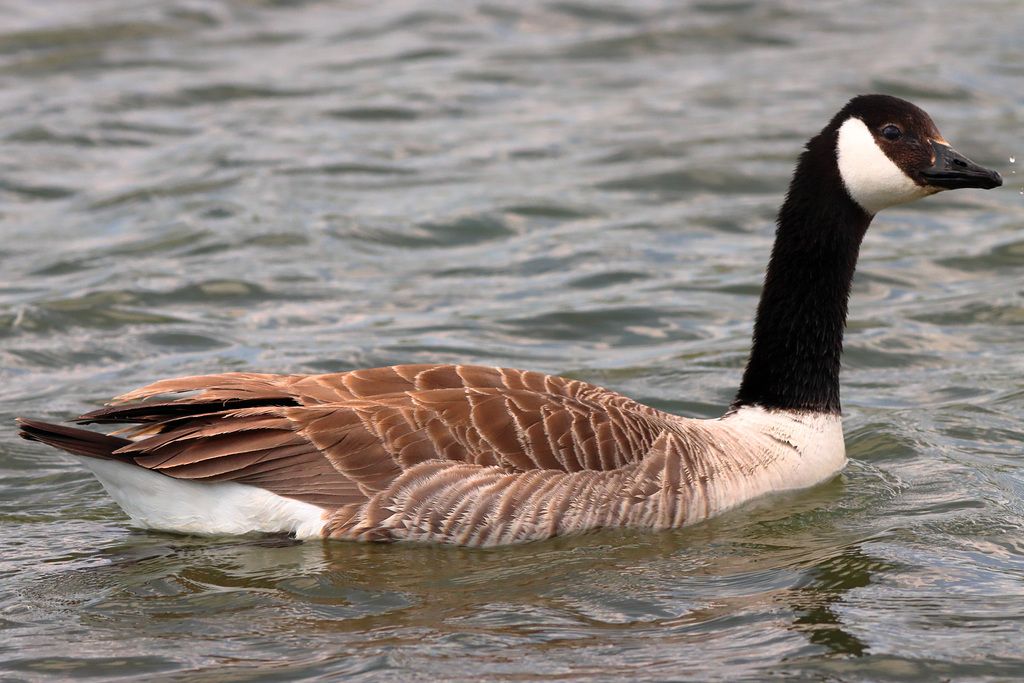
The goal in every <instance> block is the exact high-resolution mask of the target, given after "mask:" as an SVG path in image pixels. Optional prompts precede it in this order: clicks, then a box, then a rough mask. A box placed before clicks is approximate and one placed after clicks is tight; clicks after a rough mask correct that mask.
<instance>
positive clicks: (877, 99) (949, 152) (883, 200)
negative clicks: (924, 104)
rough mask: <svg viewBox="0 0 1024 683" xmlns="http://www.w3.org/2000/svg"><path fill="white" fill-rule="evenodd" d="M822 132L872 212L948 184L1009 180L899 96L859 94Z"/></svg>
mask: <svg viewBox="0 0 1024 683" xmlns="http://www.w3.org/2000/svg"><path fill="white" fill-rule="evenodd" d="M822 136H824V137H826V138H827V139H828V142H829V143H831V144H833V145H834V149H835V158H836V162H837V168H838V172H839V177H840V178H841V180H842V183H843V187H844V188H845V189H846V192H847V194H849V196H850V198H851V199H853V201H854V202H856V203H857V204H858V205H859V206H860V207H861V208H862V209H863V210H864V211H865V212H866V213H867V214H868V215H869V216H873V215H875V214H876V213H878V212H879V211H880V210H882V209H884V208H886V207H888V206H894V205H896V204H905V203H907V202H912V201H915V200H917V199H921V198H922V197H927V196H928V195H932V194H935V193H937V192H942V191H943V190H952V189H959V188H967V187H974V188H982V189H991V188H994V187H999V186H1000V185H1002V184H1003V179H1002V178H1001V177H1000V176H999V173H997V172H996V171H993V170H991V169H988V168H985V167H984V166H980V165H978V164H976V163H974V162H973V161H971V160H970V159H968V158H967V157H965V156H964V155H962V154H960V153H959V152H957V151H956V150H954V149H953V148H952V147H950V145H949V143H948V142H946V141H945V139H943V137H942V134H941V133H939V130H938V128H937V127H936V126H935V123H934V122H933V121H932V120H931V117H929V116H928V114H926V113H925V112H924V111H923V110H921V109H920V108H919V107H917V106H915V105H913V104H911V103H910V102H907V101H906V100H902V99H900V98H898V97H892V96H889V95H861V96H859V97H855V98H854V99H852V100H850V102H849V103H848V104H847V105H846V106H845V107H844V108H843V109H842V110H841V111H840V112H839V113H838V114H836V116H835V117H834V118H833V119H832V122H831V123H830V124H829V125H828V126H827V127H826V128H825V130H823V131H822ZM833 136H834V137H833Z"/></svg>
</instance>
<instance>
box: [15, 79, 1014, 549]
mask: <svg viewBox="0 0 1024 683" xmlns="http://www.w3.org/2000/svg"><path fill="white" fill-rule="evenodd" d="M1001 183H1002V181H1001V179H1000V177H999V174H998V173H996V172H994V171H991V170H989V169H986V168H983V167H981V166H978V165H977V164H974V163H973V162H971V161H969V160H967V159H966V158H964V157H963V156H961V155H959V154H958V153H956V152H955V151H953V150H952V149H951V148H950V147H949V145H948V144H947V143H946V142H945V141H944V140H943V139H942V136H941V135H940V134H939V132H938V130H937V129H936V128H935V125H934V123H932V121H931V119H930V118H929V117H928V115H927V114H925V113H924V112H923V111H922V110H920V109H919V108H917V107H916V106H914V105H913V104H911V103H909V102H906V101H904V100H901V99H898V98H894V97H889V96H884V95H863V96H860V97H857V98H854V99H853V100H851V101H850V102H849V103H848V104H847V105H846V106H845V107H844V108H843V109H842V110H841V111H840V112H839V113H838V114H836V116H835V117H834V118H833V119H832V121H831V122H830V123H829V124H828V125H827V126H826V127H825V128H824V129H823V130H822V131H821V133H819V134H818V135H817V136H815V137H814V138H812V139H811V140H810V141H809V142H808V143H807V147H806V150H805V151H804V153H803V154H802V155H801V157H800V161H799V163H798V166H797V169H796V171H795V173H794V176H793V180H792V182H791V185H790V189H789V192H788V194H787V197H786V200H785V203H784V204H783V206H782V208H781V210H780V212H779V218H778V228H777V232H776V240H775V245H774V247H773V250H772V257H771V260H770V262H769V266H768V270H767V274H766V278H765V285H764V290H763V292H762V296H761V300H760V303H759V305H758V311H757V317H756V321H755V325H754V340H753V345H752V348H751V355H750V361H749V363H748V365H747V368H746V371H745V373H744V376H743V381H742V383H741V385H740V389H739V391H738V393H737V395H736V399H735V400H734V402H733V404H732V405H731V406H730V407H729V409H728V411H727V412H726V413H725V415H724V416H723V417H721V418H718V419H713V420H699V419H691V418H684V417H679V416H676V415H671V414H668V413H664V412H661V411H658V410H655V409H653V408H650V407H647V406H644V405H641V404H639V403H637V402H635V401H632V400H630V399H628V398H626V397H624V396H621V395H619V394H617V393H614V392H612V391H608V390H606V389H602V388H600V387H597V386H594V385H591V384H587V383H585V382H579V381H575V380H568V379H564V378H560V377H554V376H549V375H543V374H539V373H535V372H526V371H520V370H509V369H503V368H490V367H480V366H471V365H400V366H392V367H385V368H375V369H371V370H357V371H353V372H347V373H338V374H329V375H268V374H253V373H228V374H218V375H207V376H201V377H187V378H182V379H170V380H163V381H160V382H157V383H155V384H152V385H149V386H147V387H143V388H141V389H138V390H136V391H133V392H131V393H129V394H126V395H124V396H121V397H119V398H118V399H116V400H115V401H114V402H113V403H112V404H111V405H110V406H109V407H107V408H103V409H100V410H97V411H93V412H91V413H87V414H85V415H82V416H81V417H79V418H78V419H77V421H78V422H79V423H83V424H85V423H111V424H114V423H128V424H130V425H133V426H130V427H128V428H126V429H123V430H121V432H117V433H115V434H110V435H108V434H101V433H97V432H94V431H89V430H85V429H81V428H78V427H68V426H63V425H54V424H49V423H46V422H40V421H36V420H28V419H23V420H21V426H22V436H23V437H24V438H27V439H30V440H35V441H41V442H43V443H47V444H50V445H52V446H55V447H57V448H60V449H63V450H65V451H67V452H68V453H71V454H73V455H76V456H79V459H80V460H81V461H82V462H83V463H84V464H85V465H86V466H88V467H89V468H90V469H91V470H92V471H93V472H94V474H95V475H96V476H97V478H98V479H99V480H100V482H101V483H102V484H103V486H104V488H106V490H107V491H108V492H109V493H110V495H111V496H112V497H113V498H114V500H115V501H117V503H118V504H119V505H120V506H121V507H122V508H123V509H124V510H125V512H126V513H127V514H128V515H129V516H130V517H131V518H132V520H133V521H134V522H135V523H136V524H137V525H139V526H141V527H145V528H153V529H161V530H167V531H177V532H182V533H196V534H239V533H248V532H286V533H290V534H292V535H294V536H296V537H298V538H303V539H317V538H331V539H348V540H360V541H398V540H410V541H432V542H445V543H456V544H462V545H469V546H490V545H500V544H507V543H516V542H523V541H531V540H537V539H542V538H548V537H551V536H555V535H560V534H565V533H572V532H580V531H585V530H588V529H594V528H600V527H636V528H648V529H665V528H672V527H680V526H684V525H687V524H691V523H694V522H698V521H701V520H704V519H707V518H708V517H711V516H713V515H715V514H717V513H719V512H722V511H723V510H726V509H728V508H731V507H734V506H736V505H738V504H740V503H743V502H745V501H748V500H750V499H752V498H755V497H757V496H760V495H763V494H765V493H768V492H772V491H782V490H787V489H796V488H803V487H807V486H811V485H814V484H816V483H819V482H822V481H824V480H826V479H828V478H829V477H831V476H833V475H834V474H835V473H836V472H838V471H839V470H840V469H842V467H843V466H844V464H845V461H846V456H845V448H844V445H843V434H842V419H841V415H840V403H839V367H840V356H841V353H842V335H843V328H844V326H845V322H846V310H847V301H848V298H849V293H850V285H851V282H852V279H853V272H854V268H855V266H856V262H857V255H858V252H859V248H860V242H861V239H862V238H863V236H864V233H865V232H866V230H867V228H868V225H869V223H870V222H871V219H872V218H873V216H874V214H875V213H877V212H878V211H879V210H881V209H882V208H885V207H887V206H891V205H894V204H900V203H904V202H909V201H914V200H915V199H919V198H921V197H924V196H927V195H929V194H934V193H936V192H939V191H942V190H945V189H955V188H962V187H977V188H985V189H988V188H992V187H997V186H998V185H1000V184H1001ZM173 394H185V395H184V396H183V397H179V398H170V397H168V395H173ZM122 433H123V435H119V434H122Z"/></svg>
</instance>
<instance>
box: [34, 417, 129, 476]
mask: <svg viewBox="0 0 1024 683" xmlns="http://www.w3.org/2000/svg"><path fill="white" fill-rule="evenodd" d="M18 422H20V423H21V438H23V439H28V440H29V441H39V442H42V443H45V444H47V445H49V446H53V447H54V448H59V449H61V450H62V451H67V452H68V453H72V454H74V455H84V456H86V457H89V458H100V459H101V460H116V461H118V462H126V463H129V464H133V465H134V464H135V460H134V459H133V458H132V457H131V456H130V455H118V454H117V453H114V451H116V450H117V449H119V448H123V447H124V446H127V445H128V444H130V443H131V441H129V440H128V439H122V438H121V437H119V436H109V435H107V434H98V433H97V432H90V431H89V430H87V429H79V428H78V427H65V426H64V425H55V424H51V423H49V422H40V421H38V420H26V419H25V418H21V417H19V418H18Z"/></svg>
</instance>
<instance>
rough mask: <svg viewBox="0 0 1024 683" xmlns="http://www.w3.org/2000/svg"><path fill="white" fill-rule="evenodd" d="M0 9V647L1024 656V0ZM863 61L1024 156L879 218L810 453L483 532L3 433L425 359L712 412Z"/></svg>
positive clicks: (735, 661) (426, 659)
mask: <svg viewBox="0 0 1024 683" xmlns="http://www.w3.org/2000/svg"><path fill="white" fill-rule="evenodd" d="M804 5H806V6H804ZM0 15H2V16H3V22H2V28H0V84H2V87H0V222H2V223H0V224H2V230H3V233H2V234H3V236H4V238H3V243H2V246H0V268H2V270H0V273H2V275H0V366H2V373H3V385H2V390H0V391H2V403H0V412H2V415H0V425H2V427H0V429H2V436H0V520H2V523H3V528H4V533H3V534H2V537H0V576H2V577H3V578H2V583H0V586H2V588H0V678H3V679H4V680H11V681H42V680H66V679H71V678H89V679H91V680H114V679H118V678H127V679H135V678H139V677H143V676H144V677H146V679H147V680H159V681H175V680H180V681H185V680H188V681H205V680H211V681H212V680H216V681H223V680H271V681H273V680H277V681H285V680H287V681H293V680H338V679H341V678H343V677H348V679H350V680H366V681H416V680H424V681H427V680H429V681H433V680H445V681H469V680H478V679H480V678H488V679H502V680H511V679H515V680H538V679H543V680H554V679H558V680H620V679H623V678H625V679H635V680H651V681H654V680H697V681H705V680H765V679H790V680H814V681H821V680H829V681H867V680H871V681H877V680H897V679H898V680H920V681H932V680H957V681H965V680H979V681H980V680H984V681H1004V680H1013V679H1018V678H1019V677H1021V676H1024V654H1022V653H1024V471H1022V468H1021V452H1022V450H1024V435H1022V433H1021V429H1020V425H1021V424H1022V418H1024V360H1022V359H1024V332H1022V325H1024V288H1022V286H1021V284H1020V283H1021V281H1022V276H1024V237H1022V232H1021V228H1022V226H1024V211H1022V209H1021V204H1020V194H1019V192H1020V190H1021V188H1020V187H1019V185H1020V183H1019V181H1017V180H1016V179H1015V178H1016V177H1015V176H1014V175H1012V174H1011V173H1008V172H1007V171H1011V170H1012V167H1010V166H1009V165H1008V164H1007V161H1006V160H1007V159H1008V158H1010V157H1011V155H1018V156H1019V155H1020V154H1021V153H1022V150H1021V136H1020V130H1021V129H1022V123H1024V121H1022V116H1024V115H1022V114H1021V112H1022V111H1024V108H1022V105H1024V80H1022V75H1024V48H1022V44H1024V43H1022V42H1021V40H1020V32H1021V28H1022V27H1024V5H1021V4H1020V3H1019V2H1015V1H1014V0H1004V1H996V0H993V1H990V2H975V3H958V2H953V1H952V0H935V1H933V2H929V3H917V2H910V1H900V0H889V1H887V2H884V3H882V2H863V3H855V4H853V5H851V4H850V3H848V2H838V1H830V2H818V3H814V4H813V8H812V7H811V6H810V3H804V4H803V5H802V4H801V3H783V2H767V3H747V2H726V3H718V2H678V3H661V2H628V3H627V2H623V1H620V2H612V1H609V2H604V3H574V2H516V3H512V2H504V3H502V2H490V3H488V2H475V3H459V4H456V5H453V4H439V3H432V2H412V1H408V2H390V3H373V2H352V3H344V4H340V3H338V4H334V3H315V2H309V3H279V4H277V3H260V2H242V1H241V0H238V1H236V2H214V1H206V0H171V1H170V2H155V1H152V2H134V3H127V2H115V1H113V0H109V1H106V2H102V1H101V2H91V3H81V2H49V3H29V2H24V1H20V2H19V1H12V2H8V3H5V4H4V6H3V8H2V9H0ZM868 91H884V92H889V93H892V94H895V95H901V96H904V97H908V98H910V99H912V100H914V101H916V102H917V103H919V104H920V105H922V106H923V107H924V108H925V109H927V110H928V111H929V112H930V113H931V114H932V115H933V117H934V118H935V119H936V121H937V123H938V125H939V127H940V129H941V130H942V132H943V133H944V134H945V136H946V138H947V139H949V140H951V141H952V142H953V143H954V145H955V146H956V147H957V148H958V149H959V150H960V151H962V152H964V153H965V154H967V155H968V156H970V157H971V158H973V159H974V160H975V161H978V162H979V163H982V164H985V165H989V166H994V167H996V168H999V169H1000V170H1002V171H1003V172H1004V176H1005V177H1006V180H1007V187H1006V188H1003V189H1002V190H997V191H992V192H979V191H963V192H958V193H953V194H950V195H945V196H940V197H936V198H931V199H929V200H926V201H924V202H920V203H917V204H914V205H911V206H908V207H905V208H899V209H895V210H890V211H888V212H886V213H884V214H883V215H882V216H881V217H880V218H879V219H878V220H877V221H876V222H875V224H874V226H873V227H872V229H871V231H870V233H869V235H868V237H867V240H866V242H865V245H864V250H863V252H862V256H861V263H860V268H859V272H858V277H857V281H856V283H855V292H854V300H853V302H852V305H851V319H850V324H849V330H848V339H847V355H846V363H845V370H844V390H843V391H844V394H843V397H844V406H845V419H846V432H847V444H848V450H849V454H850V456H851V463H850V465H849V467H848V468H847V469H846V470H845V472H844V473H843V474H842V476H840V477H839V478H837V479H836V480H834V481H832V482H829V483H827V484H824V485H822V486H819V487H817V488H815V489H813V490H810V491H804V492H799V493H796V494H791V495H786V496H780V497H776V498H773V499H769V500H762V501H758V502H756V503H754V504H751V505H748V506H746V507H744V508H742V509H740V510H737V511H735V512H733V513H730V514H728V515H726V516H724V517H721V518H719V519H717V520H713V521H711V522H709V523H706V524H702V525H699V526H696V527H693V528H690V529H684V530H680V531H676V532H669V533H661V534H640V533H632V532H603V533H598V534H593V535H589V536H584V537H580V538H568V539H556V540H553V541H549V542H543V543H536V544H531V545H526V546H523V547H517V548H504V549H497V550H490V551H474V550H465V549H458V548H436V547H415V546H391V547H376V546H362V545H355V544H344V543H334V544H316V543H307V544H294V543H290V542H288V541H285V540H281V539H274V538H270V539H268V538H244V539H199V538H189V537H178V536H171V535H163V534H158V533H146V532H141V531H136V530H132V529H131V528H130V527H129V526H128V524H127V523H126V519H125V517H124V515H123V514H122V513H121V512H120V511H119V510H118V509H117V508H116V506H115V505H114V504H113V503H112V502H111V501H110V499H109V498H108V497H107V496H106V495H105V494H104V493H103V492H102V490H101V489H100V487H99V485H98V484H97V483H96V482H95V481H94V480H93V479H92V477H91V476H90V475H88V474H86V473H85V472H84V471H83V470H82V469H81V468H80V467H78V466H75V465H73V464H71V463H69V462H68V461H67V460H66V459H65V458H63V457H62V456H61V455H59V454H57V453H56V452H53V451H51V450H48V449H46V448H45V447H42V446H40V445H38V444H31V443H27V442H23V441H21V440H19V439H17V438H16V437H15V430H14V428H13V425H12V419H13V418H14V417H15V416H16V415H29V416H35V417H40V418H49V419H55V420H58V419H66V418H67V417H70V416H72V415H75V414H78V413H80V412H83V411H85V410H88V409H90V408H92V407H94V406H96V405H98V404H99V403H101V402H102V401H103V400H105V399H106V398H109V397H111V396H114V395H116V394H118V393H122V392H124V391H126V390H129V389H132V388H134V387H136V386H139V385H142V384H145V383H148V382H150V381H152V380H154V379H157V378H161V377H168V376H180V375H185V374H195V373H203V372H214V371H219V370H224V369H228V370H261V371H272V372H328V371H341V370H348V369H353V368H357V367H366V366H374V365H387V364H392V363H399V362H421V361H463V362H476V363H484V364H494V365H508V366H512V367H519V368H527V369H534V370H541V371H545V372H552V373H559V374H564V375H568V376H572V377H577V378H580V379H584V380H588V381H592V382H595V383H598V384H602V385H604V386H608V387H610V388H613V389H616V390H619V391H621V392H623V393H626V394H628V395H630V396H633V397H635V398H637V399H639V400H642V401H645V402H648V403H651V404H653V405H655V406H657V407H659V408H663V409H666V410H671V411H674V412H678V413H681V414H686V415H693V416H704V417H709V416H715V415H717V414H719V413H720V411H721V410H722V407H723V406H724V405H725V404H726V403H728V401H729V399H730V398H731V396H732V394H733V392H734V391H735V387H736V385H737V383H738V380H739V373H740V370H741V368H742V365H743V362H744V359H745V354H746V350H747V347H748V343H749V334H750V327H751V316H752V313H753V309H754V306H755V303H756V297H757V293H758V291H759V287H760V279H761V275H762V272H763V268H764V264H765V261H766V258H767V253H768V250H769V248H770V243H771V237H772V220H773V217H774V213H775V210H776V208H777V206H778V204H779V202H780V200H781V194H782V192H783V191H784V189H785V186H786V183H787V180H788V176H789V173H790V172H791V169H792V164H793V161H794V159H795V157H796V155H797V153H798V151H799V149H800V145H801V144H802V143H803V142H804V141H805V140H806V139H807V138H808V137H809V136H810V135H811V134H813V133H814V132H816V131H817V130H819V129H820V128H821V127H822V125H823V124H824V123H825V121H826V120H827V119H828V118H829V117H830V116H831V115H832V113H833V112H834V111H836V110H837V109H838V108H839V107H840V106H841V105H842V104H843V103H844V102H845V101H846V100H847V99H848V98H849V97H850V96H852V95H853V94H856V93H859V92H868ZM1012 161H1013V159H1011V162H1012Z"/></svg>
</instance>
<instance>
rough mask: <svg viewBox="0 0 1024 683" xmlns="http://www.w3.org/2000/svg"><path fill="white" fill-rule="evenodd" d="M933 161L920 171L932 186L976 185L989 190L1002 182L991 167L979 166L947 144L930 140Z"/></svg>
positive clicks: (947, 188) (951, 187)
mask: <svg viewBox="0 0 1024 683" xmlns="http://www.w3.org/2000/svg"><path fill="white" fill-rule="evenodd" d="M932 150H933V151H934V152H935V163H933V164H932V165H931V166H930V167H929V168H926V169H924V170H923V171H921V177H923V178H924V179H925V181H927V183H928V184H929V185H931V186H933V187H941V188H942V189H945V190H958V189H960V188H963V187H978V188H981V189H983V190H991V189H992V188H993V187H999V186H1000V185H1002V184H1003V179H1002V177H1001V176H1000V175H999V173H997V172H996V171H993V170H992V169H991V168H985V167H984V166H979V165H978V164H976V163H974V162H973V161H971V160H970V159H968V158H967V157H965V156H964V155H963V154H961V153H960V152H958V151H956V150H955V149H953V148H952V147H950V146H949V145H946V144H943V143H941V142H936V141H934V140H932Z"/></svg>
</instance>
